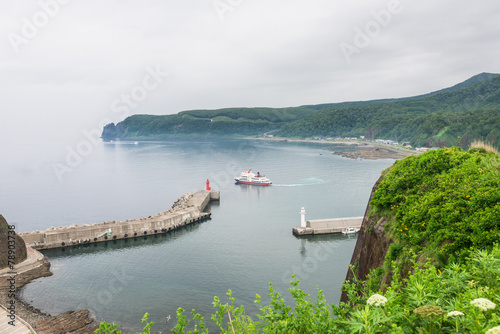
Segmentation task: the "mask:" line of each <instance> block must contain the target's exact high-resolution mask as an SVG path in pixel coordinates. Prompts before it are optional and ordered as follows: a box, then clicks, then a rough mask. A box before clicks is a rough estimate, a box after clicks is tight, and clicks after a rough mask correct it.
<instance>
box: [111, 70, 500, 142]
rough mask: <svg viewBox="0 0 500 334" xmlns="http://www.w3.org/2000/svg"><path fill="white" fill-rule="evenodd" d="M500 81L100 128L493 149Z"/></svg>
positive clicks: (124, 132) (193, 113) (481, 78)
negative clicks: (476, 144) (482, 144)
mask: <svg viewBox="0 0 500 334" xmlns="http://www.w3.org/2000/svg"><path fill="white" fill-rule="evenodd" d="M499 129H500V76H499V75H497V74H489V73H482V74H479V75H476V76H474V77H472V78H470V79H468V80H466V81H464V82H462V83H460V84H457V85H455V86H453V87H450V88H445V89H442V90H440V91H437V92H433V93H429V94H425V95H421V96H417V97H412V98H400V99H385V100H374V101H358V102H343V103H333V104H319V105H306V106H300V107H291V108H226V109H218V110H190V111H183V112H180V113H178V114H175V115H164V116H153V115H134V116H131V117H128V118H127V119H125V120H124V121H122V122H120V123H118V124H117V125H115V124H109V125H107V126H106V127H105V128H104V131H103V134H102V137H103V138H104V139H114V138H162V137H165V138H166V137H186V136H234V135H241V136H256V135H263V134H264V133H266V132H271V133H273V134H275V135H277V136H281V137H297V138H308V137H317V136H319V137H337V136H340V137H358V136H366V137H367V139H377V138H383V139H391V140H396V141H409V142H411V143H412V144H413V145H415V146H453V145H462V146H467V145H468V144H469V143H470V142H471V141H472V140H473V139H480V140H485V141H487V142H490V143H492V144H493V145H495V146H497V147H498V146H499V144H500V130H499Z"/></svg>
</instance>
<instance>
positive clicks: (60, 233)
mask: <svg viewBox="0 0 500 334" xmlns="http://www.w3.org/2000/svg"><path fill="white" fill-rule="evenodd" d="M218 200H220V193H219V192H218V191H204V190H201V191H198V192H196V193H188V194H184V195H183V196H182V197H180V198H179V199H178V200H177V201H176V202H175V203H174V205H173V206H172V208H171V209H170V210H168V211H165V212H161V213H158V214H156V215H154V216H149V217H142V218H138V219H133V220H128V219H127V220H126V221H124V222H121V221H110V222H102V223H98V224H92V223H90V224H84V225H76V224H75V225H71V226H68V227H59V228H55V227H51V228H49V229H47V230H45V231H33V232H24V233H21V234H20V235H21V237H22V238H23V240H24V241H25V243H26V244H27V245H28V246H30V247H32V248H33V249H50V248H62V247H68V246H72V245H83V244H89V243H95V242H105V241H110V240H120V239H128V238H135V237H139V236H147V235H154V234H161V233H168V232H170V231H172V230H175V229H178V228H180V227H183V226H186V225H189V224H192V223H195V222H200V221H204V220H206V219H209V218H210V217H211V214H210V213H206V212H203V211H204V210H205V208H206V207H207V205H208V203H210V201H218Z"/></svg>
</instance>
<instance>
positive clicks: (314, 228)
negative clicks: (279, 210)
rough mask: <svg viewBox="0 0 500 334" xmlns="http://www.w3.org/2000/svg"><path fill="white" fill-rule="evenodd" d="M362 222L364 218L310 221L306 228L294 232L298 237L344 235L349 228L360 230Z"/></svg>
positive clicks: (299, 228)
mask: <svg viewBox="0 0 500 334" xmlns="http://www.w3.org/2000/svg"><path fill="white" fill-rule="evenodd" d="M362 222H363V217H349V218H332V219H317V220H308V221H307V222H306V227H294V228H293V229H292V232H293V234H295V235H297V236H301V235H311V234H332V233H342V231H343V230H344V229H345V228H347V227H354V228H360V227H361V223H362Z"/></svg>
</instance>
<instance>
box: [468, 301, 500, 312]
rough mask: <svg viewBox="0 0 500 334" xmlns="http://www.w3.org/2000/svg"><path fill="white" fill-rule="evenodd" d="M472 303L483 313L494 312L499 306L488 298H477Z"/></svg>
mask: <svg viewBox="0 0 500 334" xmlns="http://www.w3.org/2000/svg"><path fill="white" fill-rule="evenodd" d="M470 303H471V304H472V305H474V306H475V307H477V308H480V309H481V310H483V311H488V310H490V309H491V310H493V309H494V308H495V307H496V306H497V305H496V304H495V303H493V302H492V301H490V300H488V299H486V298H477V299H474V300H473V301H471V302H470Z"/></svg>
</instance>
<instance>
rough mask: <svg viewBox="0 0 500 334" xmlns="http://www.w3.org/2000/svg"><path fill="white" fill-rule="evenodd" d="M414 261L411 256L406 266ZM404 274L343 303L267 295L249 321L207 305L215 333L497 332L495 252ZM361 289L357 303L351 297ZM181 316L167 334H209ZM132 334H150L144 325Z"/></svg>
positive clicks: (111, 329)
mask: <svg viewBox="0 0 500 334" xmlns="http://www.w3.org/2000/svg"><path fill="white" fill-rule="evenodd" d="M415 258H416V257H415V256H414V257H413V259H415ZM413 264H414V265H413V268H412V273H411V274H410V275H409V277H408V278H406V279H402V278H401V277H400V276H399V275H398V274H397V273H398V272H399V270H394V272H395V273H396V274H395V275H394V277H393V280H392V282H391V284H390V285H389V286H388V287H387V288H386V290H385V291H384V292H381V291H371V290H370V288H369V287H366V286H365V287H364V288H363V282H353V283H351V284H346V285H344V288H345V289H346V290H347V292H348V295H349V298H350V300H351V302H352V305H351V304H347V303H340V305H335V304H328V303H327V302H326V301H325V299H324V297H323V293H322V291H321V290H318V296H317V298H316V299H315V300H312V299H311V298H310V296H309V294H307V293H305V292H304V291H302V290H300V289H299V288H298V285H299V282H298V281H294V282H291V287H290V289H289V291H290V293H291V295H292V297H293V298H294V301H295V305H294V306H290V305H287V304H286V303H285V301H284V300H283V298H282V297H281V295H280V294H279V293H278V292H276V291H275V290H274V289H273V286H272V284H271V285H270V288H269V304H264V303H263V301H262V298H261V297H260V296H258V295H257V296H256V297H257V298H256V301H255V302H256V303H258V304H259V305H260V313H259V314H256V315H254V316H253V317H250V316H248V315H247V314H246V313H245V310H244V308H243V306H238V307H236V306H234V305H233V302H234V298H233V297H232V295H231V291H229V292H228V293H227V295H228V297H229V303H223V302H221V300H220V299H219V298H218V297H215V298H214V302H213V306H214V309H215V313H214V314H213V315H212V316H211V319H210V320H211V321H213V322H214V323H215V324H216V325H217V327H218V328H219V329H220V333H224V334H232V333H269V334H271V333H276V334H278V333H318V334H321V333H478V334H479V333H481V334H483V333H488V334H492V333H498V328H497V329H496V330H497V331H495V329H494V328H495V327H498V326H500V307H499V304H500V280H499V273H500V248H499V246H498V245H495V246H494V247H493V249H492V250H491V251H486V250H478V251H476V252H475V254H474V256H473V257H472V258H469V259H467V261H465V262H464V263H463V264H456V263H451V264H449V265H448V266H446V267H445V268H443V270H442V271H440V270H438V269H436V267H434V266H433V265H430V264H428V263H422V262H415V260H414V261H413ZM360 290H364V294H363V295H364V296H370V297H360V296H359V294H358V292H359V291H360ZM191 314H192V316H190V317H189V318H190V319H188V317H186V315H184V310H183V309H182V308H179V309H178V311H177V324H176V326H175V327H174V328H173V330H172V332H173V333H175V334H186V333H191V334H201V333H209V331H208V329H207V328H206V325H205V322H204V321H205V320H204V318H203V317H202V316H201V315H200V314H197V313H196V312H195V311H194V310H193V311H192V312H191ZM143 322H146V327H145V328H144V330H143V331H142V332H140V333H151V327H152V325H153V323H147V314H146V316H145V317H144V318H143ZM116 328H117V325H115V324H113V325H110V324H107V323H105V322H103V323H101V325H100V328H99V330H97V331H96V333H105V334H108V333H114V334H120V333H121V332H120V331H119V330H117V329H116Z"/></svg>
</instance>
